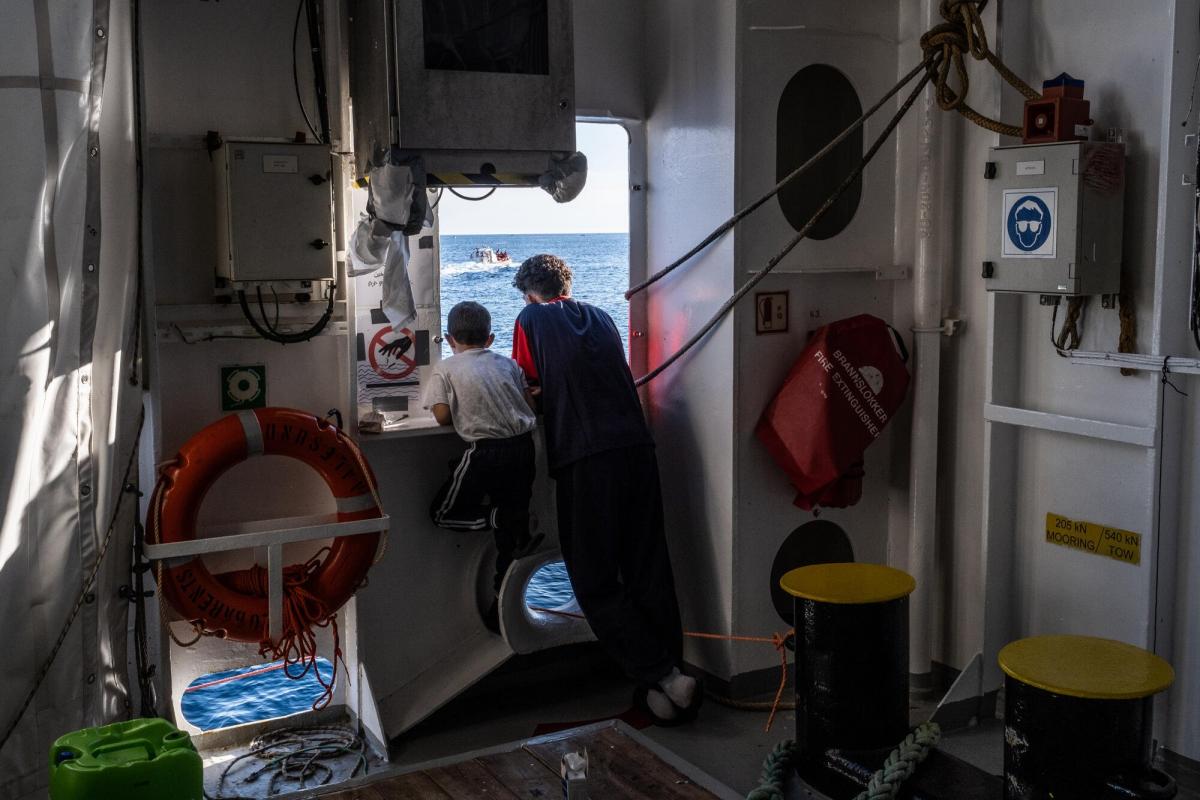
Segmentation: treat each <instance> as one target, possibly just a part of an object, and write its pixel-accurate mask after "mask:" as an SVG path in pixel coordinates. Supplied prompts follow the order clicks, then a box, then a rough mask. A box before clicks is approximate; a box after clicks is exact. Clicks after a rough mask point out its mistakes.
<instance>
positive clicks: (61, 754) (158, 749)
mask: <svg viewBox="0 0 1200 800" xmlns="http://www.w3.org/2000/svg"><path fill="white" fill-rule="evenodd" d="M50 798H51V800H164V799H165V798H170V799H171V800H204V766H203V764H202V763H201V761H200V754H199V753H197V752H196V748H195V746H194V745H193V744H192V737H190V736H188V735H187V734H186V733H184V732H183V731H181V730H179V729H178V728H176V727H175V726H174V725H172V724H171V723H169V722H167V721H166V720H165V719H134V720H130V721H128V722H114V723H113V724H112V725H105V726H104V727H102V728H84V729H83V730H80V731H75V732H74V733H68V734H67V735H66V736H60V737H59V739H58V741H56V742H55V743H54V745H53V746H52V747H51V748H50Z"/></svg>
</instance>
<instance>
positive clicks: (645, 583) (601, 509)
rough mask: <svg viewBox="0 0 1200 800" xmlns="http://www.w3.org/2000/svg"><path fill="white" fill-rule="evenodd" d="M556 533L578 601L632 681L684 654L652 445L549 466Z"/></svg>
mask: <svg viewBox="0 0 1200 800" xmlns="http://www.w3.org/2000/svg"><path fill="white" fill-rule="evenodd" d="M553 477H554V479H555V481H556V483H557V487H556V488H557V495H558V539H559V543H560V544H561V545H562V553H563V560H564V561H566V565H567V574H568V575H569V576H570V578H571V585H572V586H573V587H574V589H575V597H576V598H577V599H578V600H579V606H580V608H581V609H582V610H583V613H584V615H585V616H586V617H587V620H588V623H589V624H590V625H591V626H592V632H593V633H595V634H596V638H597V639H599V640H600V644H601V645H603V646H604V648H605V649H606V650H607V651H608V652H609V653H610V654H611V655H612V656H613V658H615V659H616V660H617V662H618V663H619V664H620V665H621V667H622V668H623V669H624V670H625V672H626V674H628V675H629V676H630V677H631V678H633V679H634V680H637V681H640V682H642V683H645V684H654V683H657V682H658V681H659V680H660V679H661V678H663V677H665V676H666V675H667V674H668V673H670V671H671V669H672V668H673V667H676V666H680V665H681V664H682V661H683V627H682V625H681V623H680V621H679V603H678V601H677V600H676V597H675V580H674V577H673V576H672V574H671V561H670V558H669V557H668V554H667V541H666V538H665V535H664V533H663V509H662V489H661V487H660V486H659V481H658V460H657V459H656V457H655V454H654V447H653V446H651V445H643V446H637V447H624V448H619V449H616V450H608V451H605V452H602V453H597V454H595V455H591V456H587V457H585V458H582V459H580V460H579V461H575V462H573V463H571V464H568V465H567V466H565V467H562V468H561V469H559V470H556V471H555V473H554V476H553Z"/></svg>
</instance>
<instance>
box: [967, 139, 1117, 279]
mask: <svg viewBox="0 0 1200 800" xmlns="http://www.w3.org/2000/svg"><path fill="white" fill-rule="evenodd" d="M985 175H986V177H987V178H988V179H989V188H988V226H987V230H988V236H987V251H986V252H987V255H986V259H987V260H986V261H985V262H984V265H983V276H984V278H985V280H986V282H987V288H988V290H989V291H997V292H1032V293H1036V294H1058V295H1088V294H1116V293H1117V292H1119V291H1120V288H1121V239H1122V237H1121V229H1122V222H1123V214H1124V196H1125V146H1124V145H1123V144H1120V143H1110V142H1079V141H1073V142H1059V143H1056V144H1044V145H1028V146H1020V147H994V148H992V151H991V161H989V162H988V165H987V171H986V173H985Z"/></svg>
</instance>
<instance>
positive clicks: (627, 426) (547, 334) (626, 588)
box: [513, 255, 703, 724]
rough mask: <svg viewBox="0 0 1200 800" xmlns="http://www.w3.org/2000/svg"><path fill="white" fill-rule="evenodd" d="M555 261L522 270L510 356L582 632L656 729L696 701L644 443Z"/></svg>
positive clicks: (642, 425) (602, 338) (597, 322)
mask: <svg viewBox="0 0 1200 800" xmlns="http://www.w3.org/2000/svg"><path fill="white" fill-rule="evenodd" d="M571 279H572V275H571V269H570V267H568V266H567V265H566V264H565V263H563V261H562V259H560V258H557V257H556V256H552V255H538V256H534V257H533V258H530V259H528V260H526V261H525V262H524V263H523V264H521V268H520V269H519V270H518V271H517V275H516V278H515V279H514V280H513V285H514V286H515V287H516V288H517V289H518V290H519V291H520V292H521V293H522V294H523V295H524V296H525V302H526V305H525V308H524V309H522V311H521V313H520V314H519V315H518V316H517V326H516V331H515V333H514V336H513V358H515V359H516V361H517V363H518V364H520V365H521V369H523V370H524V371H525V376H526V378H527V379H528V380H529V382H530V383H531V384H534V383H537V384H539V385H540V397H541V405H542V410H543V413H544V415H545V420H544V422H545V429H546V453H547V458H548V460H549V465H550V475H551V477H553V478H554V481H555V484H556V493H557V499H558V535H559V543H560V544H561V545H562V553H563V560H564V561H565V562H566V565H567V574H568V575H569V576H570V578H571V584H572V586H573V588H574V589H575V597H576V599H578V601H579V606H580V608H581V609H583V613H584V615H585V616H586V617H587V620H588V623H589V624H590V625H591V627H592V632H593V633H595V634H596V638H597V639H599V640H600V643H601V644H602V645H603V646H604V647H605V649H606V650H608V652H609V653H610V654H611V655H612V656H613V657H614V658H615V659H616V660H617V661H618V662H619V663H620V664H621V666H622V667H623V668H624V670H625V672H626V673H627V674H628V675H629V676H630V677H632V678H633V679H634V680H636V681H638V682H639V684H640V686H639V690H638V694H637V702H638V703H639V705H641V706H642V707H643V708H645V709H646V710H648V711H649V712H650V713H651V714H652V715H653V717H654V719H655V721H656V722H659V723H661V724H676V723H678V722H682V721H686V720H689V719H691V718H692V717H694V716H695V713H696V709H697V707H698V706H699V704H700V700H701V698H702V697H703V694H702V693H701V692H699V691H697V684H696V680H695V679H694V678H692V677H690V676H688V675H685V674H683V673H682V672H681V671H680V667H681V666H682V663H683V630H682V626H681V624H680V620H679V605H678V601H677V600H676V597H675V582H674V579H673V577H672V574H671V561H670V558H669V556H668V553H667V542H666V537H665V535H664V533H663V510H662V490H661V488H660V486H659V480H658V462H657V460H656V458H655V454H654V440H653V439H652V438H651V436H650V429H649V428H648V427H647V425H646V419H645V417H644V416H643V414H642V406H641V402H640V401H639V399H638V395H637V390H636V389H635V388H634V385H633V376H632V375H631V374H630V372H629V364H628V363H627V362H626V360H625V352H624V350H623V348H622V346H621V335H620V333H618V331H617V327H616V325H614V324H613V321H612V318H611V317H609V316H608V314H606V313H605V312H604V311H602V310H600V309H598V308H596V307H595V306H592V305H589V304H587V303H580V302H578V301H576V300H573V299H571Z"/></svg>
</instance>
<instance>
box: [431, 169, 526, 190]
mask: <svg viewBox="0 0 1200 800" xmlns="http://www.w3.org/2000/svg"><path fill="white" fill-rule="evenodd" d="M538 177H539V176H538V175H525V174H522V173H519V172H494V173H482V172H431V173H429V174H428V175H427V176H426V178H427V180H428V182H429V185H430V186H431V187H437V186H537V185H538Z"/></svg>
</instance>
